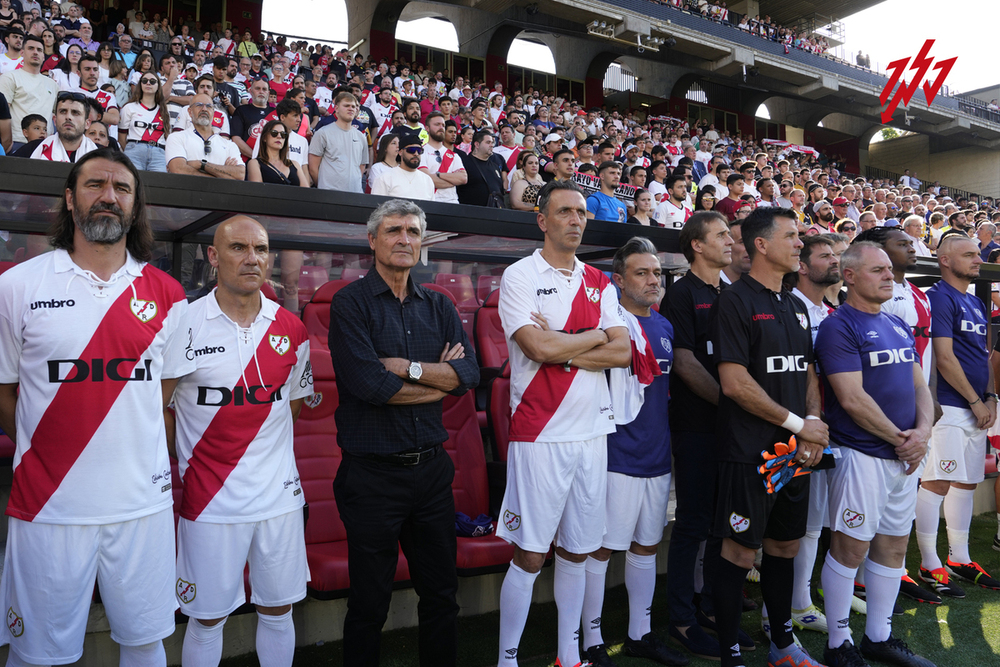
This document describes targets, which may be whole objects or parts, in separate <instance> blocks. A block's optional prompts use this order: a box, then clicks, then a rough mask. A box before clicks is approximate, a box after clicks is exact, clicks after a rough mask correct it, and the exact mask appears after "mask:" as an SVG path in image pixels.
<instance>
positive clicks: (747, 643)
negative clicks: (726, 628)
mask: <svg viewBox="0 0 1000 667" xmlns="http://www.w3.org/2000/svg"><path fill="white" fill-rule="evenodd" d="M694 617H695V620H697V621H698V625H700V626H701V627H703V628H704V629H706V630H711V631H712V632H714V633H716V634H718V632H719V628H718V627H717V626H716V624H715V621H713V620H712V619H710V618H709V617H708V616H706V615H705V612H703V611H702V610H700V609H699V610H698V611H697V612H695V616H694ZM738 639H739V642H740V652H746V651H756V650H757V645H756V644H755V643H754V641H753V639H751V638H750V635H748V634H747V633H745V632H743V628H740V630H739V635H738Z"/></svg>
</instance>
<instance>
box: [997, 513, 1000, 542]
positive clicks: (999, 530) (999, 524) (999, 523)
mask: <svg viewBox="0 0 1000 667" xmlns="http://www.w3.org/2000/svg"><path fill="white" fill-rule="evenodd" d="M997 538H1000V512H997Z"/></svg>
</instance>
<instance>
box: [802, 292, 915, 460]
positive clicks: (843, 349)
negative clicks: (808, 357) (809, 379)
mask: <svg viewBox="0 0 1000 667" xmlns="http://www.w3.org/2000/svg"><path fill="white" fill-rule="evenodd" d="M816 356H817V358H818V359H819V367H820V370H821V372H822V378H823V401H824V408H825V411H826V421H827V424H829V426H830V440H831V442H833V443H836V444H838V445H842V446H844V447H850V448H851V449H856V450H858V451H859V452H863V453H865V454H868V455H869V456H874V457H877V458H880V459H896V458H898V457H897V456H896V450H895V448H894V447H893V445H891V444H889V443H888V442H886V441H885V440H882V439H881V438H879V437H878V436H877V435H873V434H872V433H869V432H868V431H866V430H865V429H863V428H862V427H860V426H858V425H857V424H856V423H855V422H854V420H853V419H851V416H850V415H849V414H847V411H846V410H845V409H844V408H843V406H841V405H840V401H838V400H837V395H836V394H835V393H834V391H833V388H832V387H831V386H830V381H829V380H828V379H827V376H829V375H836V374H837V373H851V372H857V371H861V378H862V384H863V386H864V390H865V393H866V394H868V395H869V396H871V397H872V399H873V400H874V401H875V403H877V404H878V406H879V407H880V408H882V412H884V413H885V416H886V417H888V418H889V421H891V422H892V423H893V424H895V425H896V427H897V428H898V429H899V430H900V431H905V430H906V429H910V428H913V427H914V425H915V424H916V420H917V405H916V401H917V399H916V390H915V389H914V386H913V364H915V363H918V359H917V350H916V347H915V345H914V342H913V333H912V332H911V330H910V327H908V326H907V325H906V322H904V321H903V320H901V319H900V318H898V317H896V316H895V315H889V314H887V313H882V312H880V313H877V314H872V313H864V312H861V311H860V310H857V309H856V308H853V307H851V306H849V305H846V304H845V305H843V306H841V307H840V308H838V309H837V310H835V311H833V313H832V314H831V315H830V316H829V317H827V318H826V319H825V320H824V321H823V323H822V324H821V325H820V327H819V334H818V335H817V337H816Z"/></svg>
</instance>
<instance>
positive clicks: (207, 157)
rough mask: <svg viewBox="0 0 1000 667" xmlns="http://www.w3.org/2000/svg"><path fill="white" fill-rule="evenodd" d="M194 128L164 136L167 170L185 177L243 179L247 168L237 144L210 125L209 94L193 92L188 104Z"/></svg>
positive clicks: (210, 106) (211, 103)
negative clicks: (192, 97) (165, 138)
mask: <svg viewBox="0 0 1000 667" xmlns="http://www.w3.org/2000/svg"><path fill="white" fill-rule="evenodd" d="M187 113H189V114H190V115H191V121H192V123H194V127H193V128H191V129H190V130H184V131H181V132H173V133H171V135H170V136H169V137H168V138H167V147H166V160H167V171H168V172H169V173H171V174H185V175H188V176H210V177H212V178H222V179H228V180H234V181H242V180H243V179H244V176H245V175H246V167H245V166H244V164H243V162H242V160H240V149H239V148H237V146H236V144H235V143H233V142H232V141H230V140H229V139H228V138H226V137H223V136H222V135H221V134H216V133H215V131H214V130H213V128H212V119H213V115H214V113H215V104H214V103H213V102H212V98H211V97H209V96H208V95H204V94H202V95H195V96H194V99H193V100H192V101H191V104H190V105H189V106H188V109H187Z"/></svg>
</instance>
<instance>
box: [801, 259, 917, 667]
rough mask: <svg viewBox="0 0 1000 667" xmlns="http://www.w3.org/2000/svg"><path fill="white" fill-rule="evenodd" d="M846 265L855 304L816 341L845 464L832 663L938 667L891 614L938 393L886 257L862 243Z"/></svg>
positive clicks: (833, 516)
mask: <svg viewBox="0 0 1000 667" xmlns="http://www.w3.org/2000/svg"><path fill="white" fill-rule="evenodd" d="M841 261H842V262H843V274H844V283H845V284H846V285H847V302H846V303H845V304H844V305H843V306H841V307H840V308H838V309H837V310H836V311H835V312H834V313H833V314H832V315H830V316H829V317H828V318H827V319H826V320H825V321H824V322H823V324H822V325H821V326H820V331H819V336H818V337H817V340H816V354H817V357H818V359H819V366H820V369H821V371H822V374H823V380H824V392H823V396H824V402H825V414H826V418H827V420H829V423H830V440H831V442H832V443H833V444H834V457H835V458H836V459H837V465H836V467H835V468H833V469H832V470H830V471H829V472H828V474H827V479H828V481H829V485H830V503H829V504H830V514H829V518H830V528H831V530H832V531H833V533H832V535H831V538H830V551H829V552H828V553H827V555H826V562H825V563H824V565H823V575H822V577H823V595H824V600H825V604H826V610H827V615H828V616H829V618H833V619H843V620H839V621H836V622H835V623H834V626H833V627H831V628H830V629H829V632H830V637H829V640H828V644H827V648H826V651H825V656H824V657H825V659H824V662H825V663H826V664H827V665H828V666H829V667H848V666H852V667H858V666H860V665H864V664H865V662H864V658H870V659H873V660H879V661H881V662H888V663H891V664H896V665H904V666H906V667H933V664H932V663H931V662H930V661H929V660H926V659H925V658H921V657H920V656H916V655H914V654H913V652H912V651H911V650H910V649H909V648H908V647H907V646H906V644H905V643H904V642H903V641H902V640H900V639H897V638H895V637H893V636H892V608H893V605H894V604H895V601H896V595H897V593H898V591H899V584H900V577H901V576H902V575H903V573H904V572H905V570H904V569H903V562H904V561H905V559H906V543H907V539H908V538H909V535H910V525H911V524H912V523H913V517H914V516H915V513H916V504H917V475H915V474H914V473H915V472H916V471H917V469H918V467H919V465H920V463H921V461H922V460H923V458H924V454H925V453H926V452H927V439H928V438H929V437H930V430H931V424H932V422H933V412H934V409H933V403H932V401H931V393H930V390H928V388H927V383H926V382H924V375H923V372H922V370H921V369H920V364H919V363H918V357H917V353H916V349H915V347H914V339H913V334H912V333H911V332H910V329H909V327H907V326H906V323H905V322H904V321H903V320H902V319H900V318H899V317H896V316H895V315H889V314H886V313H885V312H883V311H882V309H881V307H882V304H884V303H885V302H886V301H888V300H890V299H892V295H893V275H892V261H891V260H890V259H889V257H888V255H886V253H885V252H884V251H883V250H882V249H881V248H880V247H879V246H878V245H877V244H875V243H870V242H865V241H862V242H855V243H854V245H852V246H851V247H850V248H849V249H848V250H847V252H845V253H844V255H843V256H842V258H841ZM866 554H867V560H866V559H865V556H866ZM862 561H864V562H865V588H866V593H867V595H866V597H867V601H868V614H867V616H866V618H865V635H864V639H862V641H861V651H860V653H859V652H858V649H857V647H856V646H855V645H854V644H853V642H852V641H851V629H850V626H849V624H848V620H849V617H850V614H851V598H852V596H853V594H854V577H855V575H856V574H857V571H858V567H859V566H860V565H861V562H862ZM862 656H864V657H862Z"/></svg>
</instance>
